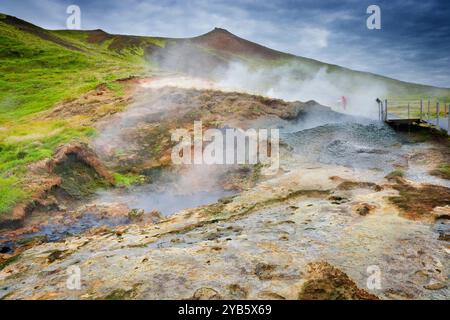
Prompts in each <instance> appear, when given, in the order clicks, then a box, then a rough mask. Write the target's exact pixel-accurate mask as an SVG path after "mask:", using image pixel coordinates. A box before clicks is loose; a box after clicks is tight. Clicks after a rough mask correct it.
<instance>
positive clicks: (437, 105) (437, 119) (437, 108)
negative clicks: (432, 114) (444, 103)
mask: <svg viewBox="0 0 450 320" xmlns="http://www.w3.org/2000/svg"><path fill="white" fill-rule="evenodd" d="M439 111H440V110H439V101H438V102H436V125H437V126H438V127H439Z"/></svg>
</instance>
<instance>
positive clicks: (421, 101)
mask: <svg viewBox="0 0 450 320" xmlns="http://www.w3.org/2000/svg"><path fill="white" fill-rule="evenodd" d="M422 113H423V100H422V99H420V122H422V119H423V117H422Z"/></svg>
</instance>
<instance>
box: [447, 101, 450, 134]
mask: <svg viewBox="0 0 450 320" xmlns="http://www.w3.org/2000/svg"><path fill="white" fill-rule="evenodd" d="M449 107H450V106H449ZM449 109H450V108H449ZM447 134H448V135H449V136H450V110H448V123H447Z"/></svg>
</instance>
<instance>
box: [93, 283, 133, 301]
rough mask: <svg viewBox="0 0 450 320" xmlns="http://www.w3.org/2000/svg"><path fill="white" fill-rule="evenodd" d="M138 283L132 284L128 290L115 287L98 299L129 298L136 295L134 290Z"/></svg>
mask: <svg viewBox="0 0 450 320" xmlns="http://www.w3.org/2000/svg"><path fill="white" fill-rule="evenodd" d="M138 286H139V285H135V286H133V288H132V289H130V290H124V289H115V290H113V291H111V293H109V294H108V295H106V296H105V297H103V298H100V299H99V300H130V299H133V298H134V297H135V296H136V291H137V288H138Z"/></svg>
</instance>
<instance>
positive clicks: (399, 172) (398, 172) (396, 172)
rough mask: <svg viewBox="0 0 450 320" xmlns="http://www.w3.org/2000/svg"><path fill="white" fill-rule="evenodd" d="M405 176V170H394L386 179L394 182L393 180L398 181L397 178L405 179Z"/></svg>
mask: <svg viewBox="0 0 450 320" xmlns="http://www.w3.org/2000/svg"><path fill="white" fill-rule="evenodd" d="M404 176H405V173H404V172H403V170H400V169H397V170H394V171H392V172H391V173H389V174H388V175H387V176H386V179H388V180H392V179H396V178H403V177H404Z"/></svg>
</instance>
